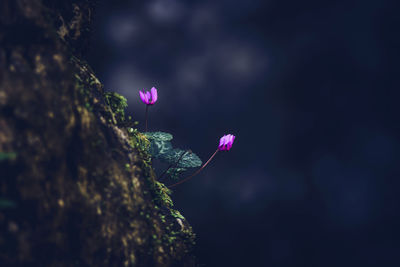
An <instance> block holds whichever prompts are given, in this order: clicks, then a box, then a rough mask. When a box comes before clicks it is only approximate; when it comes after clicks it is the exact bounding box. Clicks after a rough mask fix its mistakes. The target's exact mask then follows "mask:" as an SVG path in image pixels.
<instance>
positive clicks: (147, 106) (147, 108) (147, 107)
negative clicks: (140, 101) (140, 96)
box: [145, 105, 149, 132]
mask: <svg viewBox="0 0 400 267" xmlns="http://www.w3.org/2000/svg"><path fill="white" fill-rule="evenodd" d="M148 110H149V105H146V115H145V117H146V128H145V132H147V113H148Z"/></svg>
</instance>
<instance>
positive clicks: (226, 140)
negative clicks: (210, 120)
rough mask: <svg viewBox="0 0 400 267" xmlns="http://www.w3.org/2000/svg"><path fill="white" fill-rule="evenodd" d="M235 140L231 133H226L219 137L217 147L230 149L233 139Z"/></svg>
mask: <svg viewBox="0 0 400 267" xmlns="http://www.w3.org/2000/svg"><path fill="white" fill-rule="evenodd" d="M234 140H235V136H234V135H233V134H227V135H224V136H222V137H221V139H219V146H218V149H219V150H221V151H222V150H226V151H229V149H231V147H232V144H233V141H234Z"/></svg>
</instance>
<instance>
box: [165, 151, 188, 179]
mask: <svg viewBox="0 0 400 267" xmlns="http://www.w3.org/2000/svg"><path fill="white" fill-rule="evenodd" d="M186 152H187V151H183V152H182V154H181V155H180V157H179V159H178V160H177V161H176V162H175V163H174V164H171V165H169V166H168V168H167V169H166V170H165V171H164V172H163V173H162V174H161V175H160V178H158V181H161V178H162V177H163V176H164V175H165V174H166V173H167V171H168V170H169V169H171V168H172V167H174V168H175V167H176V166H177V165H178V163H179V161H181V159H182V157H183V155H185V154H186Z"/></svg>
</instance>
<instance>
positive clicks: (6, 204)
mask: <svg viewBox="0 0 400 267" xmlns="http://www.w3.org/2000/svg"><path fill="white" fill-rule="evenodd" d="M16 206H17V204H16V203H15V202H14V201H11V200H8V199H5V198H0V210H1V209H10V208H15V207H16Z"/></svg>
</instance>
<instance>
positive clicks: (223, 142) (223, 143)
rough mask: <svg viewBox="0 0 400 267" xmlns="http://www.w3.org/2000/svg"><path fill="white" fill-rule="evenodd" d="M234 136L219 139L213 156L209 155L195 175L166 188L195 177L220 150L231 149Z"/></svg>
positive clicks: (227, 135)
mask: <svg viewBox="0 0 400 267" xmlns="http://www.w3.org/2000/svg"><path fill="white" fill-rule="evenodd" d="M235 138H236V136H234V135H233V134H226V135H224V136H222V137H221V139H219V145H218V148H217V150H215V152H214V154H212V155H211V157H210V158H209V159H208V160H207V162H206V163H204V164H203V166H201V167H200V169H198V170H197V171H196V172H195V173H193V174H192V175H190V176H189V177H187V178H185V179H183V180H181V181H179V182H177V183H175V184H173V185H170V186H168V187H169V188H171V187H174V186H177V185H178V184H182V183H184V182H186V181H188V180H190V179H191V178H192V177H193V176H196V175H197V174H199V172H201V171H202V170H203V169H204V168H205V167H206V166H207V165H208V163H210V161H211V160H212V159H213V158H214V156H215V155H216V154H217V152H218V151H222V150H226V151H229V149H231V147H232V144H233V141H234V140H235Z"/></svg>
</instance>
